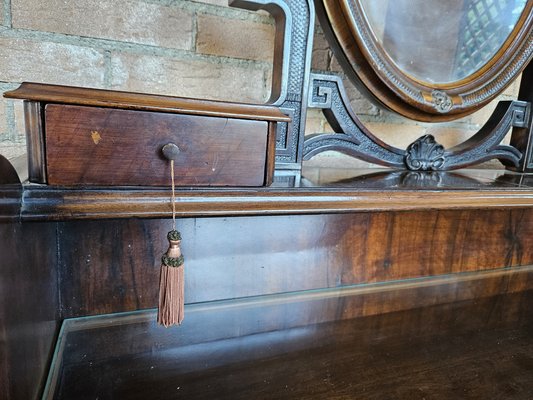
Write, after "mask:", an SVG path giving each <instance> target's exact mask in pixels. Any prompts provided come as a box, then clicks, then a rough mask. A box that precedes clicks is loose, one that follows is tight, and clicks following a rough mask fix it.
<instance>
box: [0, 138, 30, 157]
mask: <svg viewBox="0 0 533 400" xmlns="http://www.w3.org/2000/svg"><path fill="white" fill-rule="evenodd" d="M24 153H26V145H25V144H19V143H11V142H2V141H0V154H2V155H3V156H4V157H5V158H7V159H8V160H12V159H14V158H17V157H20V156H22V155H24Z"/></svg>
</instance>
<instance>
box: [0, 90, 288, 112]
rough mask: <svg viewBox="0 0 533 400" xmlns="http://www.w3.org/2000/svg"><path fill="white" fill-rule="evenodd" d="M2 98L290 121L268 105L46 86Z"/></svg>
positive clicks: (16, 91)
mask: <svg viewBox="0 0 533 400" xmlns="http://www.w3.org/2000/svg"><path fill="white" fill-rule="evenodd" d="M4 97H6V98H9V99H22V100H30V101H37V102H42V103H56V104H74V105H83V106H95V107H111V108H124V109H131V110H141V111H159V112H172V113H177V114H189V115H207V116H212V117H223V118H240V119H252V120H258V119H259V120H265V121H284V122H289V121H290V118H289V117H287V116H286V115H284V114H282V113H281V112H280V111H279V109H278V108H276V107H272V106H267V105H255V104H243V103H228V102H221V101H213V100H199V99H186V98H183V97H171V96H160V95H153V94H142V93H132V92H120V91H114V90H113V91H111V90H102V89H88V88H80V87H71V86H60V85H45V84H40V83H31V82H25V83H23V84H22V85H21V86H20V87H19V88H18V89H16V90H13V91H10V92H6V93H4Z"/></svg>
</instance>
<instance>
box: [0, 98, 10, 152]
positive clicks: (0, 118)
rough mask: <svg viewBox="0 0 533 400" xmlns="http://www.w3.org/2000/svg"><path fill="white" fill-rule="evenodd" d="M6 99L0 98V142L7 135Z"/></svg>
mask: <svg viewBox="0 0 533 400" xmlns="http://www.w3.org/2000/svg"><path fill="white" fill-rule="evenodd" d="M7 101H8V100H6V99H0V143H1V142H2V141H5V140H6V138H7V137H8V136H9V130H8V125H7V112H6V102H7Z"/></svg>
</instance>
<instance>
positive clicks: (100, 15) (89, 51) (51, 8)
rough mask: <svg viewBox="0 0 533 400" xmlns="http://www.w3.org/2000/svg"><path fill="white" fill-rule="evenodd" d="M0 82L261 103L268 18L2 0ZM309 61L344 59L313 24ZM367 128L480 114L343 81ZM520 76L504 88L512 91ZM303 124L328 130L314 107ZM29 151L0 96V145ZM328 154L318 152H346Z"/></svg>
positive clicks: (388, 133)
mask: <svg viewBox="0 0 533 400" xmlns="http://www.w3.org/2000/svg"><path fill="white" fill-rule="evenodd" d="M0 23H1V26H0V91H2V92H4V91H6V90H10V89H13V88H15V87H16V86H17V85H18V84H19V83H21V82H23V81H34V82H43V83H54V84H65V85H77V86H87V87H96V88H107V89H117V90H128V91H138V92H147V93H159V94H171V95H177V96H186V97H199V98H210V99H221V100H230V101H244V102H254V103H262V102H264V101H265V100H266V99H267V98H268V97H269V94H270V79H271V74H272V54H273V37H274V25H273V20H272V18H270V16H269V15H268V14H266V13H263V12H260V13H251V12H247V11H243V10H238V9H233V8H229V7H228V6H227V0H203V1H190V0H0ZM313 68H314V69H316V70H321V71H335V72H339V73H340V68H339V66H338V63H337V62H336V60H335V58H334V57H333V55H332V53H331V50H330V49H329V47H328V45H327V43H326V41H325V39H324V37H323V35H322V32H321V30H320V29H319V28H317V33H316V38H315V47H314V56H313ZM347 90H348V93H349V95H350V98H351V99H352V104H353V106H354V108H355V110H356V111H357V112H358V114H359V115H360V116H361V117H362V119H363V120H364V121H365V123H367V124H368V125H369V126H370V127H371V129H373V130H374V131H376V132H378V133H379V134H380V136H381V137H382V138H383V139H384V140H386V141H388V142H389V143H391V144H393V145H398V146H405V145H407V144H408V143H410V142H411V141H412V140H414V139H415V138H416V137H418V136H420V135H422V134H424V133H428V132H429V133H433V134H435V135H436V136H438V137H439V139H440V140H441V141H442V142H443V144H446V145H450V144H453V143H455V142H457V141H460V140H463V139H464V138H465V137H468V136H469V135H470V134H471V133H472V132H473V131H475V130H476V129H478V128H479V126H480V124H481V123H482V122H483V121H484V120H485V119H486V115H487V112H482V113H478V114H477V115H474V116H472V117H470V118H467V119H465V120H463V121H459V122H454V123H451V124H446V125H443V124H437V125H435V124H417V123H413V122H411V121H408V120H406V119H403V118H401V117H398V116H394V115H391V114H390V113H387V112H385V111H382V110H379V109H378V108H377V107H375V106H373V105H372V104H370V103H369V102H368V101H367V100H366V99H364V98H362V97H361V95H360V94H359V93H358V92H357V90H356V89H355V88H353V87H352V86H351V85H349V84H348V87H347ZM515 90H516V85H515V86H513V88H512V89H511V90H510V91H508V92H507V93H506V95H505V96H512V95H513V93H514V91H515ZM307 130H308V131H309V132H316V131H329V130H330V128H329V127H328V125H327V123H326V122H325V120H324V119H323V118H322V117H321V115H320V113H319V112H317V111H310V112H309V117H308V129H307ZM24 152H25V137H24V121H23V115H22V104H21V102H20V101H10V100H1V101H0V154H3V155H4V156H6V157H7V158H9V159H14V158H17V157H20V156H21V155H23V154H24ZM331 157H332V155H331V154H324V155H322V156H320V157H318V158H319V159H324V158H327V159H328V162H331V163H336V162H343V163H344V161H343V157H339V156H338V155H335V156H334V158H331Z"/></svg>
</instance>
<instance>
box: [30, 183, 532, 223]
mask: <svg viewBox="0 0 533 400" xmlns="http://www.w3.org/2000/svg"><path fill="white" fill-rule="evenodd" d="M169 199H170V190H165V189H147V188H143V189H135V188H114V189H90V190H87V189H62V188H55V187H45V186H27V187H25V189H24V201H23V207H22V210H21V218H22V219H23V220H31V221H36V220H41V221H42V220H70V219H103V218H131V217H139V218H157V217H167V218H168V217H170V216H171V207H170V200H169ZM176 199H177V201H178V203H179V207H178V209H177V215H178V216H179V217H200V216H239V215H276V214H319V213H342V212H357V211H364V212H366V211H387V210H391V211H402V210H449V209H479V208H484V209H487V208H502V207H505V208H523V207H531V206H533V190H532V189H531V188H527V187H526V188H518V187H517V188H513V187H508V188H505V189H495V188H490V189H488V188H487V189H485V190H479V189H474V190H473V189H456V190H426V191H420V190H416V189H413V190H376V189H374V190H371V189H366V190H359V189H357V188H354V189H349V188H342V189H338V188H337V189H335V188H326V189H312V188H311V189H310V188H299V189H297V188H293V189H283V188H268V189H217V190H206V189H204V190H199V189H191V190H180V191H178V192H177V193H176Z"/></svg>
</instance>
